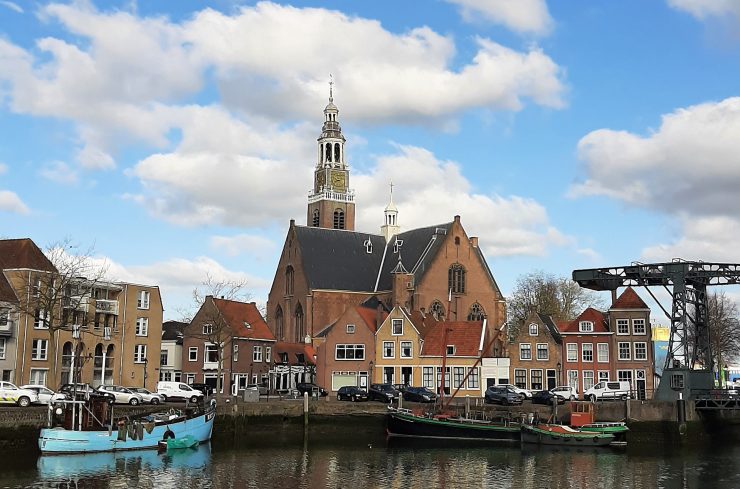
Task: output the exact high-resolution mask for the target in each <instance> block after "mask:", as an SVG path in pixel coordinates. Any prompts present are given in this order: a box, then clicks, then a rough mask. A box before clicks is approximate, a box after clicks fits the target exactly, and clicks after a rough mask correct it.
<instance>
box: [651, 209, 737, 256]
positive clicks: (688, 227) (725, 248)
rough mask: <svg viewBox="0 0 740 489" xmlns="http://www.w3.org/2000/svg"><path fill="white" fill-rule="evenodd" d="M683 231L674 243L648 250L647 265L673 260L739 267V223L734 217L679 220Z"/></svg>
mask: <svg viewBox="0 0 740 489" xmlns="http://www.w3.org/2000/svg"><path fill="white" fill-rule="evenodd" d="M679 223H680V231H679V232H678V233H677V235H676V236H673V237H672V238H673V241H672V242H667V243H659V244H656V245H653V246H649V247H647V248H645V249H644V250H643V252H642V256H643V258H644V259H645V260H648V261H670V260H671V259H673V258H683V259H684V260H702V261H710V262H711V261H714V262H730V263H737V261H738V257H737V243H738V242H740V220H738V219H737V218H731V217H708V218H692V217H688V216H684V217H682V218H680V219H679Z"/></svg>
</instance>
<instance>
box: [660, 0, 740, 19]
mask: <svg viewBox="0 0 740 489" xmlns="http://www.w3.org/2000/svg"><path fill="white" fill-rule="evenodd" d="M668 5H670V6H671V7H673V8H675V9H678V10H683V11H684V12H688V13H689V14H691V15H692V16H694V17H696V18H697V19H699V20H705V19H707V18H709V17H716V18H720V17H722V16H725V15H730V16H734V17H736V18H738V19H740V3H738V2H737V0H668Z"/></svg>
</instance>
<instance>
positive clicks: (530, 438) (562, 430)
mask: <svg viewBox="0 0 740 489" xmlns="http://www.w3.org/2000/svg"><path fill="white" fill-rule="evenodd" d="M614 439H615V436H614V434H612V433H597V432H588V431H581V430H580V429H576V428H571V427H570V426H565V425H557V424H539V425H522V441H523V442H524V443H537V444H540V445H563V446H578V447H604V446H607V445H610V444H611V443H612V442H613V441H614Z"/></svg>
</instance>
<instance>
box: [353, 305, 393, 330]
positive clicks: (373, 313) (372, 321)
mask: <svg viewBox="0 0 740 489" xmlns="http://www.w3.org/2000/svg"><path fill="white" fill-rule="evenodd" d="M355 310H356V311H357V314H359V315H360V317H361V318H362V320H363V321H364V322H365V324H366V325H367V327H368V329H369V330H370V332H372V333H373V334H375V331H376V330H377V329H378V326H380V325H381V324H383V321H385V318H387V317H388V313H387V312H385V311H382V312H381V313H380V321H379V322H378V323H377V324H376V318H377V317H378V311H377V310H375V309H370V308H369V307H362V306H357V307H356V308H355Z"/></svg>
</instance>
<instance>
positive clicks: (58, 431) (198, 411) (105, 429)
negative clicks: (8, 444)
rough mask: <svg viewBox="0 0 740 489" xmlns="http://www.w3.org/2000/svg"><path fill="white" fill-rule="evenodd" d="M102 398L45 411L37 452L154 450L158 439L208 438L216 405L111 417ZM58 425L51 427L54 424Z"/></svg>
mask: <svg viewBox="0 0 740 489" xmlns="http://www.w3.org/2000/svg"><path fill="white" fill-rule="evenodd" d="M112 410H113V406H112V404H110V403H109V402H107V400H106V399H104V398H102V399H101V398H88V399H85V400H73V401H65V405H64V407H63V408H55V407H53V406H51V407H50V408H49V426H50V427H49V428H43V429H42V430H41V433H40V435H39V449H40V450H41V453H44V454H51V453H91V452H113V451H119V450H139V449H144V448H157V446H158V443H159V441H160V440H165V441H166V440H168V439H172V438H174V439H179V438H184V437H186V436H189V437H192V438H194V439H195V440H197V442H198V443H203V442H205V441H208V440H210V439H211V433H212V431H213V420H214V419H215V417H216V403H215V401H212V402H211V404H210V405H209V406H207V407H201V406H196V407H194V408H186V409H183V410H181V409H170V410H169V411H163V412H161V413H155V414H150V415H146V416H142V417H138V418H128V417H123V418H118V419H115V418H114V417H113V413H112ZM57 423H58V424H60V426H54V425H55V424H57Z"/></svg>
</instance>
